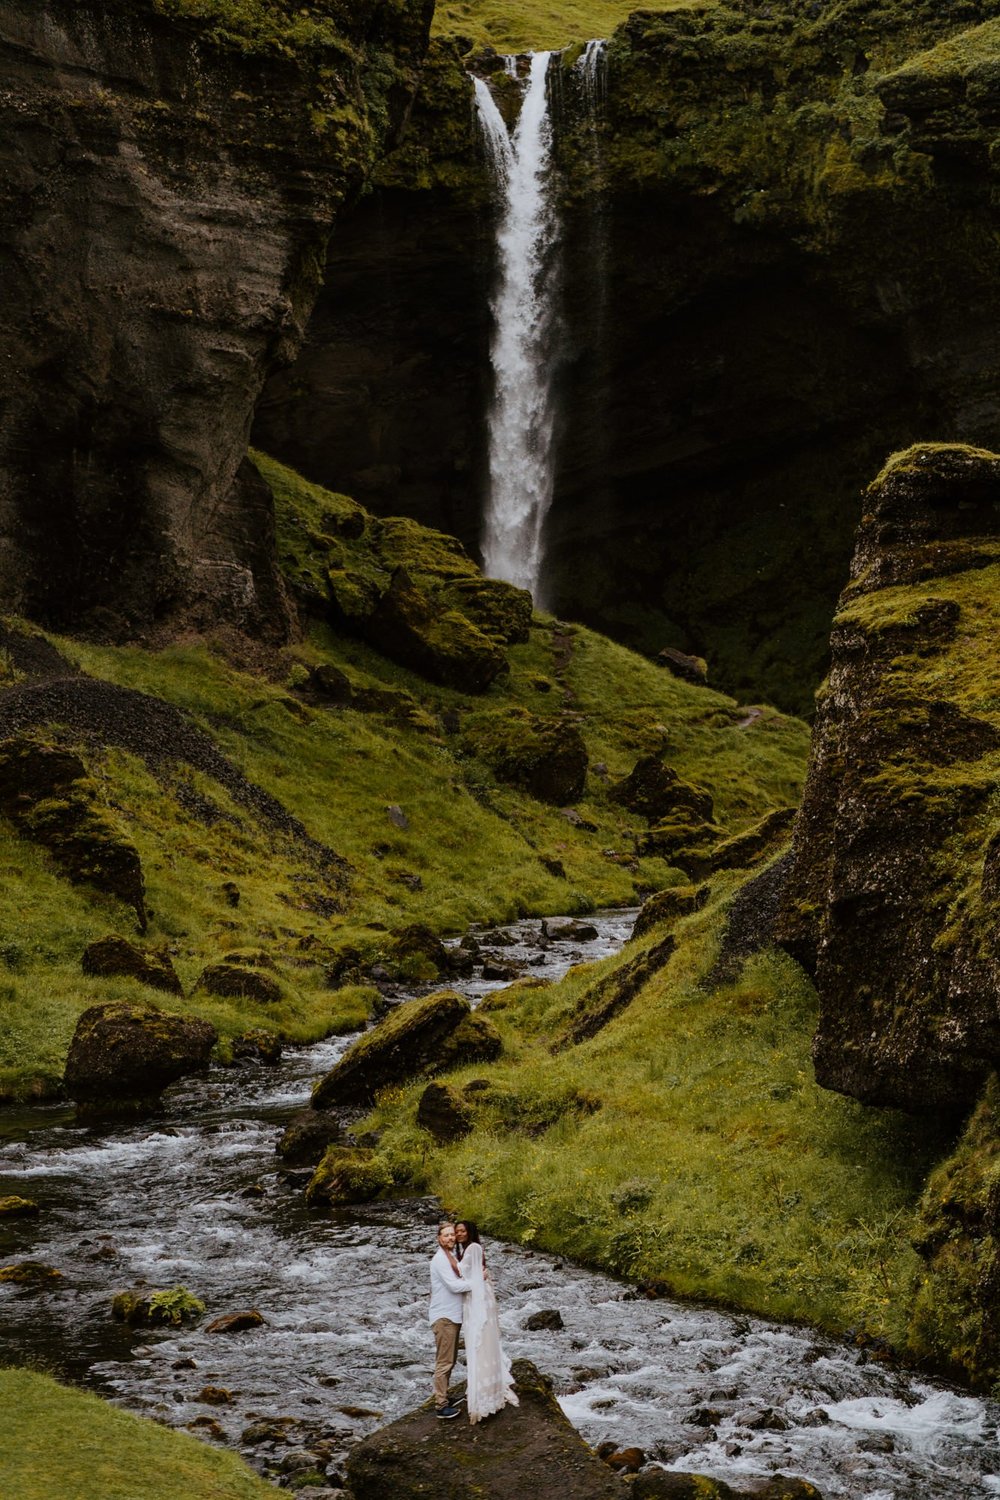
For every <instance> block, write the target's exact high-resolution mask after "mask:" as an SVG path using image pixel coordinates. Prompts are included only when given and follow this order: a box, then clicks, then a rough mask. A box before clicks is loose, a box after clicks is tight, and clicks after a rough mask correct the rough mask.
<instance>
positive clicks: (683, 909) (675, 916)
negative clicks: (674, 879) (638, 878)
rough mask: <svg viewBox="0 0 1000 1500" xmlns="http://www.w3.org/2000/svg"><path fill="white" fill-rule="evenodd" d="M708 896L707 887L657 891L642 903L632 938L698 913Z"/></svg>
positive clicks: (678, 887) (689, 886)
mask: <svg viewBox="0 0 1000 1500" xmlns="http://www.w3.org/2000/svg"><path fill="white" fill-rule="evenodd" d="M709 894H710V887H709V886H707V885H673V886H669V887H668V888H667V889H666V890H665V891H657V892H656V894H655V895H653V896H650V897H649V898H648V900H646V901H644V902H643V904H642V907H641V908H640V911H639V915H638V916H637V917H636V919H635V926H634V927H633V928H632V936H633V937H634V938H637V937H644V936H645V935H646V933H647V932H652V931H653V930H654V928H656V927H662V926H665V925H666V923H667V922H676V921H678V920H679V918H681V917H688V916H690V915H691V913H692V912H696V911H700V910H701V908H702V907H703V906H704V905H705V902H706V901H707V900H708V897H709Z"/></svg>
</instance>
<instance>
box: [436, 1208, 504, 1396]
mask: <svg viewBox="0 0 1000 1500" xmlns="http://www.w3.org/2000/svg"><path fill="white" fill-rule="evenodd" d="M459 1257H461V1263H460V1262H459ZM430 1324H431V1328H432V1329H433V1330H434V1342H435V1345H436V1349H437V1358H436V1361H435V1364H434V1406H435V1408H436V1410H437V1415H438V1416H439V1417H440V1418H441V1419H442V1421H446V1420H447V1419H448V1418H450V1417H457V1416H458V1415H459V1412H460V1410H461V1398H459V1399H458V1400H451V1399H450V1398H449V1396H448V1381H449V1379H450V1377H451V1372H452V1370H453V1369H454V1366H455V1361H456V1359H457V1358H458V1335H459V1333H461V1332H463V1331H464V1333H465V1365H466V1371H467V1375H468V1380H467V1383H466V1394H465V1401H466V1406H467V1409H468V1413H469V1421H470V1422H479V1421H481V1419H482V1418H483V1417H488V1416H491V1415H492V1413H493V1412H496V1411H500V1410H501V1408H502V1407H504V1406H508V1405H510V1406H516V1405H517V1397H516V1396H515V1395H514V1391H513V1388H512V1381H511V1374H510V1360H509V1359H508V1358H507V1357H506V1355H505V1354H504V1352H503V1349H502V1348H501V1345H500V1321H499V1318H498V1316H497V1303H496V1297H495V1296H494V1295H493V1284H492V1282H491V1280H490V1273H489V1271H488V1270H487V1269H486V1258H485V1256H484V1255H483V1247H482V1245H481V1243H480V1240H479V1231H478V1230H477V1229H476V1226H475V1224H472V1223H470V1222H469V1221H468V1220H466V1221H465V1222H464V1223H458V1224H454V1225H453V1224H442V1225H441V1227H440V1229H439V1230H438V1243H437V1249H436V1250H435V1252H434V1256H433V1259H432V1260H431V1307H430Z"/></svg>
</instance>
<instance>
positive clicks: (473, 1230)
mask: <svg viewBox="0 0 1000 1500" xmlns="http://www.w3.org/2000/svg"><path fill="white" fill-rule="evenodd" d="M458 1222H459V1223H460V1224H464V1225H465V1232H466V1234H467V1235H468V1236H469V1240H468V1243H469V1244H470V1245H481V1244H482V1243H483V1242H482V1240H481V1239H480V1238H479V1227H478V1225H476V1224H473V1222H472V1220H471V1219H459V1221H458Z"/></svg>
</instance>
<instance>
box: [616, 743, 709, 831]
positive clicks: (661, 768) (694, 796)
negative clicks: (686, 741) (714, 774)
mask: <svg viewBox="0 0 1000 1500" xmlns="http://www.w3.org/2000/svg"><path fill="white" fill-rule="evenodd" d="M608 797H609V799H610V800H611V801H612V802H617V803H620V805H621V806H622V807H627V808H628V810H629V812H634V813H637V814H638V815H639V817H641V818H645V819H646V821H647V822H648V823H656V822H658V821H659V820H660V819H661V818H666V817H668V816H670V814H672V813H676V812H677V811H679V810H680V809H683V810H684V811H685V812H689V813H691V814H692V815H693V816H694V817H696V818H698V819H700V820H701V821H702V822H705V823H710V822H711V820H712V794H711V792H707V791H706V790H705V788H704V787H700V786H695V785H694V784H693V783H691V782H688V781H682V780H681V778H680V777H679V776H678V774H677V772H676V771H672V770H671V769H670V767H669V766H665V765H664V764H663V761H662V760H661V759H660V757H659V756H658V755H644V756H642V757H641V759H639V760H637V761H636V763H635V765H634V766H633V767H632V769H631V771H630V772H629V774H628V775H627V776H626V777H624V779H623V780H621V781H619V782H617V783H616V784H615V785H614V786H613V787H611V788H610V789H609V791H608Z"/></svg>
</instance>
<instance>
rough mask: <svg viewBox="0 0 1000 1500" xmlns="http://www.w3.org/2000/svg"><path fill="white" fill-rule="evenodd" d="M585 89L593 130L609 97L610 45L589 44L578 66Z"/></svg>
mask: <svg viewBox="0 0 1000 1500" xmlns="http://www.w3.org/2000/svg"><path fill="white" fill-rule="evenodd" d="M576 68H577V71H578V72H579V74H580V81H581V84H582V89H583V100H584V104H585V105H586V108H587V117H588V119H589V120H590V123H591V128H594V127H596V124H597V121H598V119H599V118H600V116H601V114H602V112H603V110H604V105H605V103H606V102H607V97H608V44H607V42H606V41H603V40H600V39H597V40H594V41H592V42H588V43H587V45H586V46H585V47H584V49H583V51H582V52H581V54H580V58H579V61H578V62H577V64H576Z"/></svg>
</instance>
